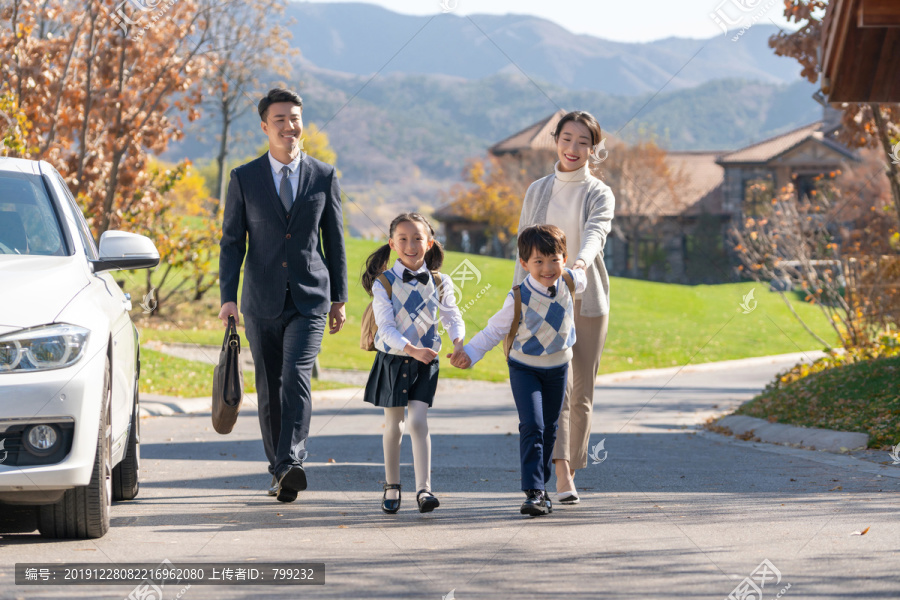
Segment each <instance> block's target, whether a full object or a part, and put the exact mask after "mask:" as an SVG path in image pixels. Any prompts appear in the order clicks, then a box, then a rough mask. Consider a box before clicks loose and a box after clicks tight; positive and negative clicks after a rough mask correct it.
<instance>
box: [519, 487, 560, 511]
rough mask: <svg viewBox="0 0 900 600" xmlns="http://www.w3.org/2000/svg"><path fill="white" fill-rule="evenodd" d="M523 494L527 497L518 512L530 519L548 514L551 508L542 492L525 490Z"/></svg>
mask: <svg viewBox="0 0 900 600" xmlns="http://www.w3.org/2000/svg"><path fill="white" fill-rule="evenodd" d="M525 494H526V495H527V496H528V497H527V498H526V499H525V502H523V503H522V508H521V510H520V511H519V512H521V513H522V514H523V515H528V516H530V517H540V516H542V515H546V514H549V513H550V511H551V510H552V508H551V507H550V503H549V502H548V498H547V496H546V494H545V493H544V490H526V491H525Z"/></svg>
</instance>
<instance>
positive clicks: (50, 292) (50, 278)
mask: <svg viewBox="0 0 900 600" xmlns="http://www.w3.org/2000/svg"><path fill="white" fill-rule="evenodd" d="M83 261H84V259H83V258H82V257H79V256H10V255H0V334H3V333H8V332H9V331H15V330H17V329H23V328H25V327H35V326H37V325H46V324H47V323H52V322H53V321H54V319H55V318H56V316H57V315H58V314H59V313H60V311H62V309H63V308H65V306H66V304H68V303H69V302H70V301H71V300H72V298H74V297H75V295H76V294H78V292H80V291H81V290H83V289H84V288H85V287H86V286H87V285H88V284H89V283H90V281H89V279H88V274H87V272H86V268H85V265H84V262H83Z"/></svg>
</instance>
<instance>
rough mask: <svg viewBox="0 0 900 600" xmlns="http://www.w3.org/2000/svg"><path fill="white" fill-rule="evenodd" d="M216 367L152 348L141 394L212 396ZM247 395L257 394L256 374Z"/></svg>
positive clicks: (326, 385) (249, 377)
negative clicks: (214, 368)
mask: <svg viewBox="0 0 900 600" xmlns="http://www.w3.org/2000/svg"><path fill="white" fill-rule="evenodd" d="M212 377H213V367H212V366H210V365H207V364H206V363H202V362H199V361H195V360H185V359H183V358H177V357H175V356H170V355H168V354H163V353H162V352H156V351H155V350H150V349H149V348H142V349H141V384H140V385H141V393H142V394H162V395H165V396H180V397H182V398H199V397H201V396H209V395H210V394H212ZM342 387H349V386H346V385H343V384H340V383H335V382H333V381H315V380H314V381H313V383H312V389H313V390H314V391H315V390H330V389H336V388H342ZM244 391H245V392H247V393H253V392H255V391H256V377H255V376H254V373H253V371H244Z"/></svg>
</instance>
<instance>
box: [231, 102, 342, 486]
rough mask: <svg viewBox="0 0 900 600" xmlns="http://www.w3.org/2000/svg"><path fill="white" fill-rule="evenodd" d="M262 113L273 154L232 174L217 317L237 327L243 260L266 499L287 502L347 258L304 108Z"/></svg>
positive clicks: (299, 477)
mask: <svg viewBox="0 0 900 600" xmlns="http://www.w3.org/2000/svg"><path fill="white" fill-rule="evenodd" d="M258 108H259V116H260V119H261V120H262V130H263V131H264V132H265V133H266V135H267V136H268V137H269V151H268V152H267V153H266V154H264V155H263V156H260V157H259V158H257V159H256V160H253V161H251V162H249V163H247V164H245V165H242V166H240V167H238V168H236V169H234V170H233V171H232V172H231V181H230V183H229V184H228V195H227V197H226V199H225V216H224V220H223V222H222V241H221V243H220V246H221V253H220V256H219V280H220V281H219V287H220V293H221V299H222V310H221V311H220V312H219V318H220V319H222V322H223V323H225V324H226V325H227V323H228V317H229V316H233V317H234V318H235V320H236V321H237V323H238V324H240V315H239V314H238V307H237V290H238V280H239V278H240V273H241V264H242V263H244V286H243V291H242V293H241V312H242V313H243V314H244V320H245V325H246V334H247V339H248V340H249V342H250V351H251V352H252V354H253V361H254V364H255V365H256V389H257V393H258V397H259V401H258V402H259V426H260V430H261V432H262V440H263V446H264V447H265V451H266V457H267V458H268V459H269V472H270V473H271V474H272V476H273V478H272V486H271V488H270V489H269V495H273V496H277V497H278V500H280V501H281V502H293V501H294V500H295V499H296V498H297V492H299V491H302V490H304V489H306V473H305V472H304V470H303V460H304V459H305V458H306V454H307V452H306V447H307V437H308V436H309V421H310V413H311V410H312V402H311V398H310V376H311V374H312V367H313V364H314V363H315V360H316V355H317V354H318V353H319V350H320V348H321V346H322V336H323V333H324V331H325V319H326V314H327V315H328V326H329V333H337V332H338V331H340V330H341V328H342V327H343V326H344V321H345V313H344V302H346V301H347V257H346V254H345V251H344V230H343V218H342V213H341V192H340V186H339V185H338V179H337V175H336V174H335V169H334V167H333V166H331V165H327V164H325V163H323V162H321V161H318V160H316V159H314V158H312V157H310V156H308V155H306V154H304V153H303V151H302V147H301V143H300V137H301V135H302V133H303V119H302V109H303V101H302V100H301V99H300V96H298V95H297V94H295V93H293V92H291V91H288V90H283V89H273V90H271V91H269V93H268V94H267V95H266V97H265V98H263V99H262V100H261V101H260V103H259V107H258ZM248 238H249V239H248ZM245 254H246V262H245V261H244V258H245Z"/></svg>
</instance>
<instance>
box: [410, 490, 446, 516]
mask: <svg viewBox="0 0 900 600" xmlns="http://www.w3.org/2000/svg"><path fill="white" fill-rule="evenodd" d="M416 502H417V503H418V504H419V512H420V513H427V512H431V511H433V510H434V509H436V508H437V507H438V506H440V505H441V501H440V500H438V499H437V498H435V497H434V494H432V493H431V492H429V491H428V490H419V493H418V494H416Z"/></svg>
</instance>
